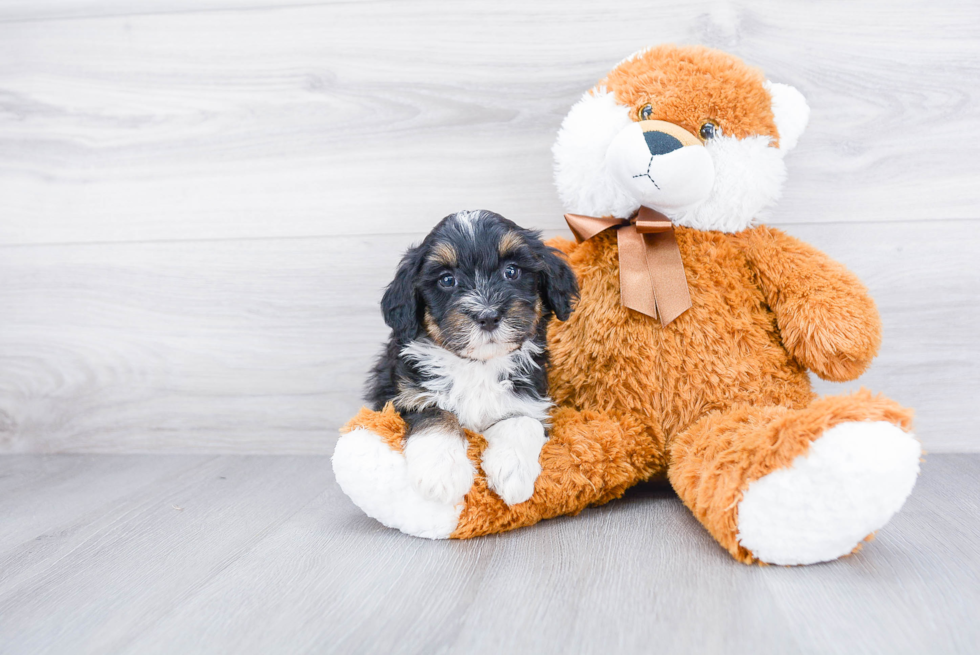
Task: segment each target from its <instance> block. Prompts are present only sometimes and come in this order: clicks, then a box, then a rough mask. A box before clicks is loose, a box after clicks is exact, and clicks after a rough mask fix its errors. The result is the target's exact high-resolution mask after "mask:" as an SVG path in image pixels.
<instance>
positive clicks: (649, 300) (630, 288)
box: [616, 225, 659, 318]
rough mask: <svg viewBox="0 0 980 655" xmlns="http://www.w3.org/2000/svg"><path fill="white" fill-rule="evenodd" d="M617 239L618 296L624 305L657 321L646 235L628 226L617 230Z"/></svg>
mask: <svg viewBox="0 0 980 655" xmlns="http://www.w3.org/2000/svg"><path fill="white" fill-rule="evenodd" d="M655 236H659V235H655ZM616 240H617V241H618V243H619V294H620V298H621V299H622V303H623V306H624V307H628V308H629V309H632V310H635V311H638V312H640V313H641V314H646V315H647V316H650V317H653V318H656V317H657V302H656V298H655V297H654V295H653V289H654V287H653V281H652V279H651V277H650V267H649V265H648V263H647V255H646V253H647V251H648V250H649V247H648V245H647V243H646V242H645V241H644V235H642V234H640V233H639V232H637V231H636V228H635V227H634V226H632V225H626V226H623V227H621V228H619V229H618V230H616Z"/></svg>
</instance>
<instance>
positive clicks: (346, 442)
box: [333, 408, 662, 539]
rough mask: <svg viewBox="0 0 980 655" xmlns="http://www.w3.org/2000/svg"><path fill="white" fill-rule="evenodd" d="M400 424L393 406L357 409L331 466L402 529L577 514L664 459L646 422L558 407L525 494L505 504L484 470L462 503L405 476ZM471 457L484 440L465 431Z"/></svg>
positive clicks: (357, 498)
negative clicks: (439, 497)
mask: <svg viewBox="0 0 980 655" xmlns="http://www.w3.org/2000/svg"><path fill="white" fill-rule="evenodd" d="M404 430H405V426H404V423H403V422H402V420H401V418H400V417H399V416H398V414H397V413H396V412H395V411H394V410H393V409H390V408H389V409H386V410H385V411H382V412H370V411H368V410H362V411H361V413H360V414H358V416H357V417H355V418H354V419H353V420H352V421H351V422H350V423H349V424H348V425H347V426H346V428H345V431H346V433H345V434H343V435H342V436H341V438H340V440H339V441H338V442H337V447H336V450H335V451H334V456H333V469H334V474H335V476H336V478H337V482H338V483H339V484H340V487H341V488H342V489H343V490H344V492H345V493H346V494H347V495H348V496H349V497H350V498H351V500H353V501H354V503H355V504H356V505H357V506H358V507H360V508H361V510H363V511H364V512H365V513H366V514H368V515H369V516H371V517H373V518H375V519H377V520H378V521H380V522H381V523H383V524H385V525H386V526H388V527H391V528H396V529H398V530H401V531H402V532H405V533H408V534H412V535H416V536H419V537H428V538H432V539H445V538H447V537H451V538H457V539H466V538H470V537H476V536H480V535H485V534H491V533H494V532H503V531H505V530H512V529H514V528H519V527H523V526H527V525H532V524H534V523H537V522H538V521H540V520H542V519H546V518H552V517H555V516H560V515H563V514H576V513H578V512H580V511H582V510H583V509H585V508H586V507H588V506H589V505H597V504H602V503H605V502H608V501H610V500H612V499H614V498H618V497H619V496H621V495H622V494H623V493H624V492H625V491H626V489H628V488H629V487H630V486H632V485H634V484H636V483H637V482H639V481H641V480H644V479H647V478H649V477H650V475H651V474H652V473H653V472H654V470H655V467H656V466H657V465H658V464H659V462H660V461H661V459H662V458H661V457H660V456H659V453H661V452H662V451H661V449H660V446H659V444H660V442H659V441H658V440H656V439H653V438H651V437H650V436H649V429H648V426H645V425H643V424H642V423H641V422H639V421H633V420H630V419H629V418H628V417H627V418H623V417H616V418H615V419H614V418H612V417H609V416H606V415H603V414H599V413H596V412H577V411H574V410H571V409H564V408H563V409H558V410H555V412H554V413H553V415H552V427H551V429H550V432H549V439H548V440H547V441H546V442H545V443H544V445H543V446H542V447H541V453H540V456H539V462H540V465H541V473H540V475H539V476H538V478H537V480H536V481H535V483H534V493H533V495H532V496H531V498H530V499H528V500H527V501H525V502H520V503H517V504H514V505H508V504H507V503H506V502H504V500H503V499H501V498H500V496H499V495H498V494H497V493H495V492H494V491H493V490H491V489H490V487H489V486H488V484H487V478H486V475H485V474H484V472H483V470H482V468H479V469H478V471H477V476H476V479H475V481H474V483H473V486H472V487H471V488H470V490H469V492H468V493H467V494H466V497H465V499H464V501H463V502H461V503H455V504H453V503H445V502H436V501H432V500H428V499H424V498H422V497H421V496H419V495H418V493H417V492H416V491H415V490H414V488H413V486H412V485H411V484H410V481H409V474H408V471H407V467H406V465H405V458H404V455H403V454H402V452H401V443H402V436H403V435H404ZM467 437H468V440H469V444H470V445H469V451H468V456H469V458H470V460H471V461H472V462H473V464H474V465H475V466H477V467H480V466H481V460H482V459H483V454H484V451H485V450H486V448H487V442H486V440H485V439H484V437H483V436H482V435H478V434H473V433H467Z"/></svg>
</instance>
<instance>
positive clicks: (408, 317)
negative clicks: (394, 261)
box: [381, 245, 423, 341]
mask: <svg viewBox="0 0 980 655" xmlns="http://www.w3.org/2000/svg"><path fill="white" fill-rule="evenodd" d="M422 254H423V247H422V246H421V245H418V246H415V247H414V248H410V249H409V250H408V252H406V253H405V256H404V257H402V260H401V262H399V264H398V271H397V272H396V273H395V279H394V280H392V282H391V284H389V285H388V288H387V289H385V294H384V297H382V298H381V313H382V314H383V315H384V319H385V323H387V324H388V327H390V328H391V329H392V332H393V333H394V335H395V338H396V339H397V340H398V341H409V340H411V339H414V338H415V336H416V335H417V334H418V332H419V318H420V314H419V297H418V294H417V293H416V290H415V280H416V278H417V277H418V275H419V271H420V270H421V268H422Z"/></svg>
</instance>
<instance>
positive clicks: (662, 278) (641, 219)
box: [565, 207, 691, 325]
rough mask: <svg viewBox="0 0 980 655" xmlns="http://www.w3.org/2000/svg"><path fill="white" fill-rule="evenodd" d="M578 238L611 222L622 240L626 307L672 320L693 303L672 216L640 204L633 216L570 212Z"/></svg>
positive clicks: (622, 294) (570, 224) (586, 237)
mask: <svg viewBox="0 0 980 655" xmlns="http://www.w3.org/2000/svg"><path fill="white" fill-rule="evenodd" d="M565 222H566V223H568V227H569V228H570V229H571V230H572V233H573V234H574V235H575V240H576V241H578V242H579V243H582V242H583V241H588V240H589V239H591V238H592V237H594V236H595V235H597V234H599V233H600V232H602V231H604V230H608V229H609V228H611V227H615V228H617V230H616V240H617V241H618V243H619V289H620V297H621V299H622V303H623V306H625V307H629V308H630V309H633V310H636V311H638V312H640V313H642V314H646V315H647V316H652V317H654V318H656V317H657V316H658V314H659V316H660V324H661V325H668V324H669V323H670V322H671V321H673V320H674V319H675V318H677V317H678V316H680V315H681V314H683V313H684V312H685V311H687V310H688V309H690V308H691V294H690V293H688V290H687V277H685V275H684V262H682V261H681V251H680V249H679V248H678V247H677V239H676V238H674V226H673V225H671V223H670V219H669V218H667V217H666V216H664V215H663V214H661V213H660V212H658V211H656V210H653V209H650V208H649V207H640V211H639V212H638V213H637V215H636V216H635V217H634V218H633V219H625V218H613V217H612V216H607V217H604V218H596V217H595V216H580V215H578V214H565Z"/></svg>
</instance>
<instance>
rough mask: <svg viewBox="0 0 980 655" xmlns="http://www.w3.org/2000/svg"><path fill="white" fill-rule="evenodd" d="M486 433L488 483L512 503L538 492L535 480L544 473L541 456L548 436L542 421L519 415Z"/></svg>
mask: <svg viewBox="0 0 980 655" xmlns="http://www.w3.org/2000/svg"><path fill="white" fill-rule="evenodd" d="M483 436H484V437H486V440H487V448H486V450H484V451H483V461H482V464H483V472H484V473H486V475H487V485H488V486H489V487H490V488H491V489H493V490H494V491H495V492H496V493H497V495H498V496H500V497H501V498H502V499H503V501H504V502H505V503H507V504H508V505H517V504H518V503H523V502H524V501H525V500H527V499H528V498H530V497H531V496H532V495H534V482H535V480H537V479H538V475H540V474H541V464H539V463H538V456H539V455H540V454H541V447H542V446H543V445H544V442H545V441H546V438H545V436H544V426H543V425H542V424H541V422H540V421H538V420H536V419H533V418H530V417H527V416H519V417H517V418H509V419H505V420H503V421H500V422H499V423H497V424H495V425H493V426H492V427H490V428H488V429H487V430H486V431H485V432H484V433H483Z"/></svg>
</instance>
